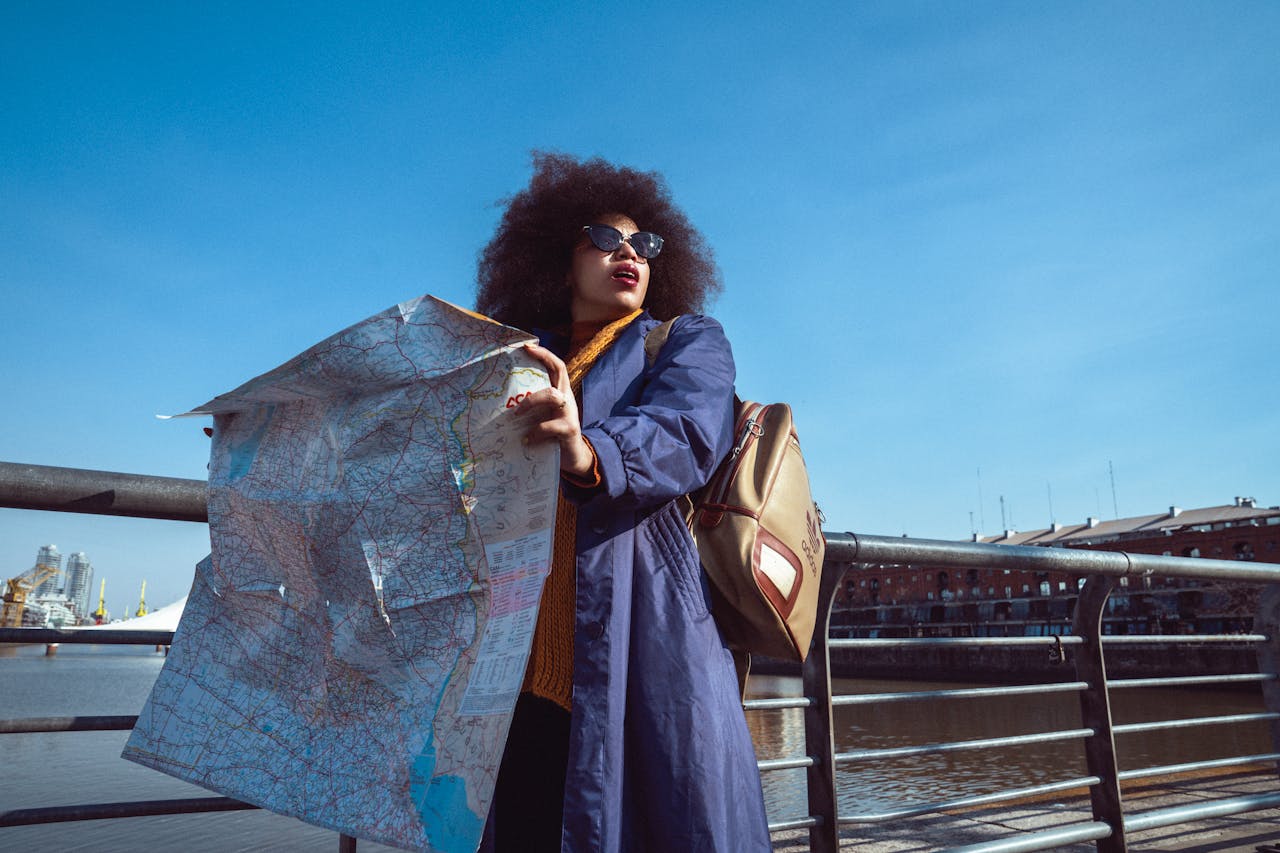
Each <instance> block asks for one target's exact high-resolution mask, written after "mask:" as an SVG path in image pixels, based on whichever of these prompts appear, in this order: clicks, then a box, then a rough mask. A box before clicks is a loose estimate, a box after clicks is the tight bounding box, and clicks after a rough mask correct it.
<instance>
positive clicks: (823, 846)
mask: <svg viewBox="0 0 1280 853" xmlns="http://www.w3.org/2000/svg"><path fill="white" fill-rule="evenodd" d="M848 569H849V564H848V563H835V562H832V561H829V560H828V561H827V562H826V563H824V564H823V566H822V581H821V583H820V584H819V587H818V618H817V624H816V625H815V626H814V630H813V643H812V644H811V645H810V646H809V656H808V657H807V658H806V659H805V662H804V667H803V669H802V675H803V679H804V695H805V696H807V697H809V698H810V699H811V700H813V702H812V704H811V705H809V707H807V708H805V711H804V749H805V754H806V755H810V756H813V758H814V763H813V765H812V766H811V767H809V768H808V769H807V771H806V772H807V774H808V779H807V781H808V789H809V814H810V815H811V816H814V817H819V818H821V819H822V822H821V823H820V824H819V825H818V826H813V827H810V828H809V850H810V852H811V853H836V851H838V850H839V848H840V839H839V835H840V827H839V825H838V824H837V823H836V814H837V805H836V766H835V756H836V744H835V732H834V726H833V725H832V719H831V717H832V711H831V648H830V646H829V645H828V643H827V640H828V638H829V637H830V634H831V605H832V602H833V601H834V600H835V593H836V590H837V589H839V588H840V581H841V580H842V579H843V578H844V574H845V572H846V571H848Z"/></svg>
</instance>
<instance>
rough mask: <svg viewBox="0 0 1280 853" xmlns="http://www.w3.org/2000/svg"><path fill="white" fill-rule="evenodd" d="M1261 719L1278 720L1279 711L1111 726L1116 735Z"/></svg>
mask: <svg viewBox="0 0 1280 853" xmlns="http://www.w3.org/2000/svg"><path fill="white" fill-rule="evenodd" d="M1261 720H1280V713H1276V712H1267V713H1262V714H1229V715H1226V716H1222V717H1187V718H1186V719H1183V720H1159V721H1155V722H1150V723H1122V724H1120V725H1115V726H1112V727H1111V730H1112V731H1113V732H1115V733H1116V734H1118V735H1127V734H1133V733H1134V732H1157V731H1165V730H1168V729H1189V728H1193V727H1195V726H1220V725H1229V724H1233V723H1252V722H1258V721H1261Z"/></svg>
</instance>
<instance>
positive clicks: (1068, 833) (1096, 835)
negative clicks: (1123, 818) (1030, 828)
mask: <svg viewBox="0 0 1280 853" xmlns="http://www.w3.org/2000/svg"><path fill="white" fill-rule="evenodd" d="M1111 832H1112V830H1111V827H1109V826H1107V825H1106V824H1105V823H1097V822H1095V821H1090V822H1089V823H1073V824H1070V825H1068V826H1055V827H1054V828H1053V829H1042V830H1040V831H1039V832H1026V833H1019V834H1018V835H1014V836H1010V837H1007V838H1001V839H998V840H996V841H984V842H982V843H981V844H966V845H965V846H964V847H950V848H948V849H947V850H945V851H944V853H1031V851H1034V850H1053V849H1054V848H1056V847H1062V846H1063V845H1066V844H1074V843H1076V842H1077V841H1100V840H1101V839H1103V838H1110V837H1111Z"/></svg>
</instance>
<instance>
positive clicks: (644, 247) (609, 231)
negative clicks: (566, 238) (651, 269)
mask: <svg viewBox="0 0 1280 853" xmlns="http://www.w3.org/2000/svg"><path fill="white" fill-rule="evenodd" d="M582 230H583V231H586V232H587V236H588V237H589V238H591V245H593V246H595V247H596V248H597V249H599V250H600V251H602V252H614V251H617V249H618V247H619V246H621V245H622V244H623V243H630V244H631V248H633V249H635V250H636V254H637V255H639V256H640V257H642V258H646V259H647V258H656V257H658V253H659V252H661V251H662V238H661V237H659V236H658V235H657V234H654V233H653V232H651V231H637V232H636V233H634V234H632V235H631V236H630V237H623V236H622V232H621V231H619V230H618V229H617V228H614V227H613V226H612V225H584V226H582Z"/></svg>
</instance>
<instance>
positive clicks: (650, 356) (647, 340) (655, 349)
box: [644, 317, 680, 367]
mask: <svg viewBox="0 0 1280 853" xmlns="http://www.w3.org/2000/svg"><path fill="white" fill-rule="evenodd" d="M679 319H680V318H679V317H674V318H672V319H670V320H665V321H663V322H662V323H659V324H658V325H656V326H654V327H653V328H652V329H650V330H649V332H648V334H646V335H645V336H644V363H645V364H646V365H648V366H649V367H653V363H654V362H655V361H657V360H658V353H659V352H661V350H662V345H663V344H665V343H666V342H667V338H669V337H671V327H672V326H674V325H675V323H676V320H679Z"/></svg>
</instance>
